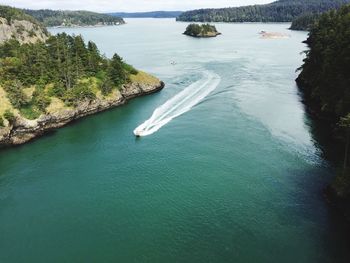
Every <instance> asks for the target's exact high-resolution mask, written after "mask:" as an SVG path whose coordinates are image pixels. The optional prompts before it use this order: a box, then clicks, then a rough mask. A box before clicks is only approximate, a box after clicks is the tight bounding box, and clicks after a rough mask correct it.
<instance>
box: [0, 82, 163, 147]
mask: <svg viewBox="0 0 350 263" xmlns="http://www.w3.org/2000/svg"><path fill="white" fill-rule="evenodd" d="M164 86H165V84H164V82H162V81H159V83H157V84H140V83H130V84H126V85H124V86H123V87H122V89H121V90H120V91H119V92H118V94H117V95H116V96H113V98H109V99H107V98H106V99H101V98H96V99H95V100H92V101H89V100H86V101H82V102H81V103H80V104H79V105H78V106H76V107H74V108H66V109H64V110H59V111H57V112H55V113H50V114H43V115H41V116H40V117H39V118H38V119H36V120H27V119H25V118H23V117H20V116H17V117H16V119H15V121H14V122H13V123H12V124H11V125H9V126H7V127H4V128H0V146H11V145H20V144H24V143H26V142H28V141H30V140H32V139H34V138H37V137H39V136H42V135H44V134H45V133H47V132H49V131H52V130H54V129H57V128H60V127H62V126H65V125H67V124H68V123H70V122H72V121H74V120H77V119H80V118H82V117H84V116H87V115H91V114H94V113H98V112H102V111H105V110H108V109H111V108H114V107H117V106H120V105H123V104H125V103H127V102H128V101H129V100H130V99H132V98H135V97H140V96H144V95H148V94H151V93H155V92H157V91H160V90H161V89H163V88H164Z"/></svg>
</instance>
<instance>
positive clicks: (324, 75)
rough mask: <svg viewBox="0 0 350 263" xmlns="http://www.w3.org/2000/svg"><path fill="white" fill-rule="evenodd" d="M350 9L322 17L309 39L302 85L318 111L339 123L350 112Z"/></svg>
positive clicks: (303, 67)
mask: <svg viewBox="0 0 350 263" xmlns="http://www.w3.org/2000/svg"><path fill="white" fill-rule="evenodd" d="M349 28H350V6H345V7H343V8H341V9H340V10H339V11H338V12H336V11H332V12H329V13H326V14H324V15H322V16H321V17H320V19H319V21H318V24H317V26H316V27H314V28H313V29H312V30H311V32H310V35H309V38H308V39H307V41H306V43H307V44H308V46H309V48H310V50H309V51H307V57H306V59H305V63H304V65H303V66H302V68H301V69H302V72H301V74H300V76H299V78H298V83H299V84H300V86H301V88H302V89H303V90H304V92H305V93H306V94H307V96H308V97H310V99H311V100H312V101H313V102H314V103H315V105H317V110H318V111H319V112H320V113H322V114H323V115H325V116H329V117H330V118H332V119H334V120H335V121H337V120H339V118H340V117H343V116H345V115H347V114H348V113H349V112H350V74H349V73H350V71H349V69H350V30H349Z"/></svg>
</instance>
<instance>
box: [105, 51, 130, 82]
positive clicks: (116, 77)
mask: <svg viewBox="0 0 350 263" xmlns="http://www.w3.org/2000/svg"><path fill="white" fill-rule="evenodd" d="M107 74H108V77H109V79H110V80H111V81H112V82H113V84H114V85H116V86H120V85H121V84H123V83H124V82H125V81H126V74H125V71H124V69H123V60H122V58H121V57H119V56H118V55H117V54H114V55H113V58H112V59H111V61H110V63H109V65H108V73H107Z"/></svg>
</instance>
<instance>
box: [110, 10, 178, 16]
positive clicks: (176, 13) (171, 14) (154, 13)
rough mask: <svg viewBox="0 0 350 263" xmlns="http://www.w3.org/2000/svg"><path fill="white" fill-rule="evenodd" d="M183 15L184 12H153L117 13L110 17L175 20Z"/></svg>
mask: <svg viewBox="0 0 350 263" xmlns="http://www.w3.org/2000/svg"><path fill="white" fill-rule="evenodd" d="M182 13H183V12H182V11H151V12H137V13H126V12H115V13H109V15H112V16H118V17H122V18H175V17H178V16H179V15H181V14H182Z"/></svg>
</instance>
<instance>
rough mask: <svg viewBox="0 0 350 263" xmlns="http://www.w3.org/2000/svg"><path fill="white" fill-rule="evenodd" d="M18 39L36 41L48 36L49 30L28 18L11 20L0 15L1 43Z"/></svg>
mask: <svg viewBox="0 0 350 263" xmlns="http://www.w3.org/2000/svg"><path fill="white" fill-rule="evenodd" d="M12 38H14V39H16V40H18V41H19V42H20V43H21V44H22V43H35V42H37V41H45V40H46V39H47V38H48V32H47V30H46V29H45V28H44V27H42V26H41V25H39V24H35V23H33V22H31V21H27V20H17V19H15V20H11V21H10V22H9V21H8V20H7V19H6V18H4V17H0V44H1V43H3V42H5V41H7V40H9V39H12Z"/></svg>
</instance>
